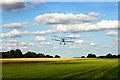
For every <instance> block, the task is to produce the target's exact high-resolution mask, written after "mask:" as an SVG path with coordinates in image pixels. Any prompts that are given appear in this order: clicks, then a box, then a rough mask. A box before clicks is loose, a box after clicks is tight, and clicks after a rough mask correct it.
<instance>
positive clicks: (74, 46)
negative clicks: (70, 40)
mask: <svg viewBox="0 0 120 80" xmlns="http://www.w3.org/2000/svg"><path fill="white" fill-rule="evenodd" d="M69 48H82V46H76V45H73V46H70V47H69Z"/></svg>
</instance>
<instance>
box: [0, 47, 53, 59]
mask: <svg viewBox="0 0 120 80" xmlns="http://www.w3.org/2000/svg"><path fill="white" fill-rule="evenodd" d="M1 53H2V58H24V57H25V58H53V56H51V55H45V54H43V53H38V54H36V53H35V52H30V51H28V52H27V53H25V54H22V52H21V50H20V49H16V50H10V51H7V52H0V54H1Z"/></svg>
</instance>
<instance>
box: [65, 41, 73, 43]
mask: <svg viewBox="0 0 120 80" xmlns="http://www.w3.org/2000/svg"><path fill="white" fill-rule="evenodd" d="M65 42H71V43H74V41H65Z"/></svg>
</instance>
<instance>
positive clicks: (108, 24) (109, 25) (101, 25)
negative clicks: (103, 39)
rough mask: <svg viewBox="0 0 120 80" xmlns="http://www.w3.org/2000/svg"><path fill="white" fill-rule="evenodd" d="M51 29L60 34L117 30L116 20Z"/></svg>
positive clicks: (58, 26) (60, 25)
mask: <svg viewBox="0 0 120 80" xmlns="http://www.w3.org/2000/svg"><path fill="white" fill-rule="evenodd" d="M53 28H54V29H55V30H57V31H62V32H82V31H96V30H104V29H116V28H118V21H117V20H113V21H112V20H102V21H101V22H97V23H96V24H91V23H82V24H68V25H63V24H58V25H53Z"/></svg>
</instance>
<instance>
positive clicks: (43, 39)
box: [35, 36, 47, 41]
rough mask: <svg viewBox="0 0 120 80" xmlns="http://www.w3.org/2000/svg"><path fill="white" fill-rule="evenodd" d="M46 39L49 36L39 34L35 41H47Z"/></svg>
mask: <svg viewBox="0 0 120 80" xmlns="http://www.w3.org/2000/svg"><path fill="white" fill-rule="evenodd" d="M46 40H47V38H46V37H42V36H37V37H36V38H35V41H46Z"/></svg>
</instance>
